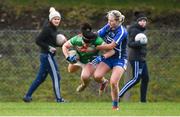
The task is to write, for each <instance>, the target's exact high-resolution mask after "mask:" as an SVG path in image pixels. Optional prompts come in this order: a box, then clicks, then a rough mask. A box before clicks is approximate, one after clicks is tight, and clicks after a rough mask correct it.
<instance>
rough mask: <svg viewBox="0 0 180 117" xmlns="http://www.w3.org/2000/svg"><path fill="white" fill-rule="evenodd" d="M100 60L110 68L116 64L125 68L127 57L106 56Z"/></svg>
mask: <svg viewBox="0 0 180 117" xmlns="http://www.w3.org/2000/svg"><path fill="white" fill-rule="evenodd" d="M102 62H104V63H105V64H107V65H108V66H109V67H110V68H111V69H112V68H113V67H116V66H120V67H122V68H123V69H124V70H126V69H127V63H128V61H127V59H119V58H107V59H103V60H102Z"/></svg>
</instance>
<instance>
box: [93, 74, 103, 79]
mask: <svg viewBox="0 0 180 117" xmlns="http://www.w3.org/2000/svg"><path fill="white" fill-rule="evenodd" d="M102 78H103V76H102V75H101V74H98V73H94V80H100V79H102Z"/></svg>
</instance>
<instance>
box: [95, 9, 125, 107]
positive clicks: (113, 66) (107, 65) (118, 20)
mask: <svg viewBox="0 0 180 117" xmlns="http://www.w3.org/2000/svg"><path fill="white" fill-rule="evenodd" d="M107 18H108V23H107V24H106V25H105V26H104V27H103V28H101V29H100V30H99V31H98V35H99V36H100V37H102V38H103V39H104V41H105V42H106V43H107V44H104V45H100V46H97V47H96V48H97V49H98V50H111V49H114V50H115V54H114V55H112V56H111V57H109V58H104V57H103V56H98V57H96V58H95V59H94V60H93V61H92V63H93V62H95V63H96V62H100V63H99V64H98V65H97V68H96V70H95V72H94V77H95V81H97V82H98V83H101V87H100V90H103V89H104V88H106V86H107V80H106V79H104V78H103V76H104V75H105V74H106V73H107V72H108V71H110V70H112V74H111V77H110V85H111V97H112V109H113V110H119V106H118V92H119V80H120V78H121V76H122V75H123V73H124V71H125V70H126V67H127V55H126V43H127V31H126V29H125V27H124V26H122V23H123V21H124V18H125V17H124V15H122V14H121V12H119V11H118V10H112V11H109V12H108V14H107Z"/></svg>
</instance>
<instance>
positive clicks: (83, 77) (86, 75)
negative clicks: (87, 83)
mask: <svg viewBox="0 0 180 117" xmlns="http://www.w3.org/2000/svg"><path fill="white" fill-rule="evenodd" d="M89 77H90V75H88V74H83V75H81V79H82V80H89Z"/></svg>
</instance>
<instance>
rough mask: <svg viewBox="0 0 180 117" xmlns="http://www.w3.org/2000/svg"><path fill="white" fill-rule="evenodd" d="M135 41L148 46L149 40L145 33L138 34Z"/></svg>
mask: <svg viewBox="0 0 180 117" xmlns="http://www.w3.org/2000/svg"><path fill="white" fill-rule="evenodd" d="M135 41H140V43H141V44H147V42H148V38H147V37H146V35H145V34H144V33H138V34H137V35H136V36H135Z"/></svg>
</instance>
